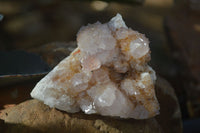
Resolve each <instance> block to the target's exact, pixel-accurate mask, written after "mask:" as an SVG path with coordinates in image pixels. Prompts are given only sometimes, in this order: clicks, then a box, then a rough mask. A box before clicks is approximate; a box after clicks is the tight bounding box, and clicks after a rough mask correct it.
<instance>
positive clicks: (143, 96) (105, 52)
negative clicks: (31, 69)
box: [31, 14, 159, 119]
mask: <svg viewBox="0 0 200 133" xmlns="http://www.w3.org/2000/svg"><path fill="white" fill-rule="evenodd" d="M77 44H78V47H77V48H76V49H75V50H74V51H73V52H72V53H71V54H70V56H68V57H67V58H65V59H64V60H62V61H61V62H60V63H59V64H58V65H57V66H56V67H55V68H54V69H53V70H52V71H51V72H50V73H49V74H47V75H46V76H45V77H44V78H43V79H42V80H41V81H39V82H38V83H37V85H36V86H35V88H34V89H33V91H32V92H31V96H32V97H33V98H36V99H39V100H41V101H43V102H44V103H45V104H47V105H49V106H50V107H55V108H57V109H60V110H63V111H67V112H70V113H75V112H78V111H80V110H82V111H83V112H85V113H86V114H93V113H98V114H101V115H105V116H119V117H121V118H135V119H146V118H150V117H153V116H155V115H157V114H159V103H158V101H157V98H156V95H155V90H154V83H155V80H156V75H155V72H154V70H153V69H152V68H151V67H150V66H148V64H147V63H148V62H149V61H150V49H149V41H148V39H147V38H146V37H145V36H144V35H143V34H140V33H138V32H137V31H134V30H132V29H131V28H128V27H127V26H126V25H125V23H124V21H123V20H122V17H121V15H120V14H117V15H116V16H115V17H114V18H112V19H111V20H110V21H109V22H108V23H105V24H101V23H100V22H97V23H95V24H88V26H84V27H82V28H81V29H80V31H79V32H78V34H77Z"/></svg>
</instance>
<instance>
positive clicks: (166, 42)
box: [0, 0, 200, 132]
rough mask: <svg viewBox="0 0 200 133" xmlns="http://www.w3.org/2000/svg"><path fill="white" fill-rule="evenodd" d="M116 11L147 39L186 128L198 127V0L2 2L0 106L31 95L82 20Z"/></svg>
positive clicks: (69, 46)
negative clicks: (170, 88) (175, 100)
mask: <svg viewBox="0 0 200 133" xmlns="http://www.w3.org/2000/svg"><path fill="white" fill-rule="evenodd" d="M116 13H120V14H121V15H122V16H123V19H124V20H125V22H126V24H127V26H128V27H131V28H132V29H134V30H137V31H139V32H141V33H143V34H145V35H146V36H147V37H148V38H149V40H150V47H151V51H152V60H151V63H150V64H151V65H152V66H153V68H154V69H155V70H156V72H157V74H158V75H161V76H162V77H164V78H165V79H167V80H168V81H169V82H170V83H171V85H172V86H173V88H174V90H175V92H176V95H177V97H178V100H179V103H180V108H181V113H182V119H183V127H184V132H191V128H193V129H195V128H197V127H198V125H199V124H198V123H200V120H199V117H200V1H199V0H106V1H92V0H88V1H86V0H85V1H81V2H80V1H62V0H61V1H53V0H43V1H31V2H30V1H24V0H21V1H12V0H6V1H4V0H2V1H0V14H1V15H0V64H1V65H0V110H1V109H4V108H6V107H9V106H13V105H14V104H18V103H20V102H22V101H25V100H27V99H30V95H29V93H30V91H31V90H32V88H33V87H34V85H35V83H36V82H37V81H38V80H39V79H41V78H42V77H43V76H44V75H45V74H46V73H47V72H49V71H50V70H51V69H52V68H53V67H54V66H55V65H56V64H57V63H58V62H59V61H60V60H62V59H63V58H64V57H66V56H67V55H69V53H70V52H71V51H72V50H73V49H74V48H75V47H76V43H75V41H76V33H77V32H78V30H79V29H80V27H81V26H82V25H87V24H88V23H95V22H96V21H97V20H98V21H100V22H102V23H104V22H107V21H108V20H109V19H110V18H111V17H113V16H115V15H116ZM198 131H199V130H198Z"/></svg>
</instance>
